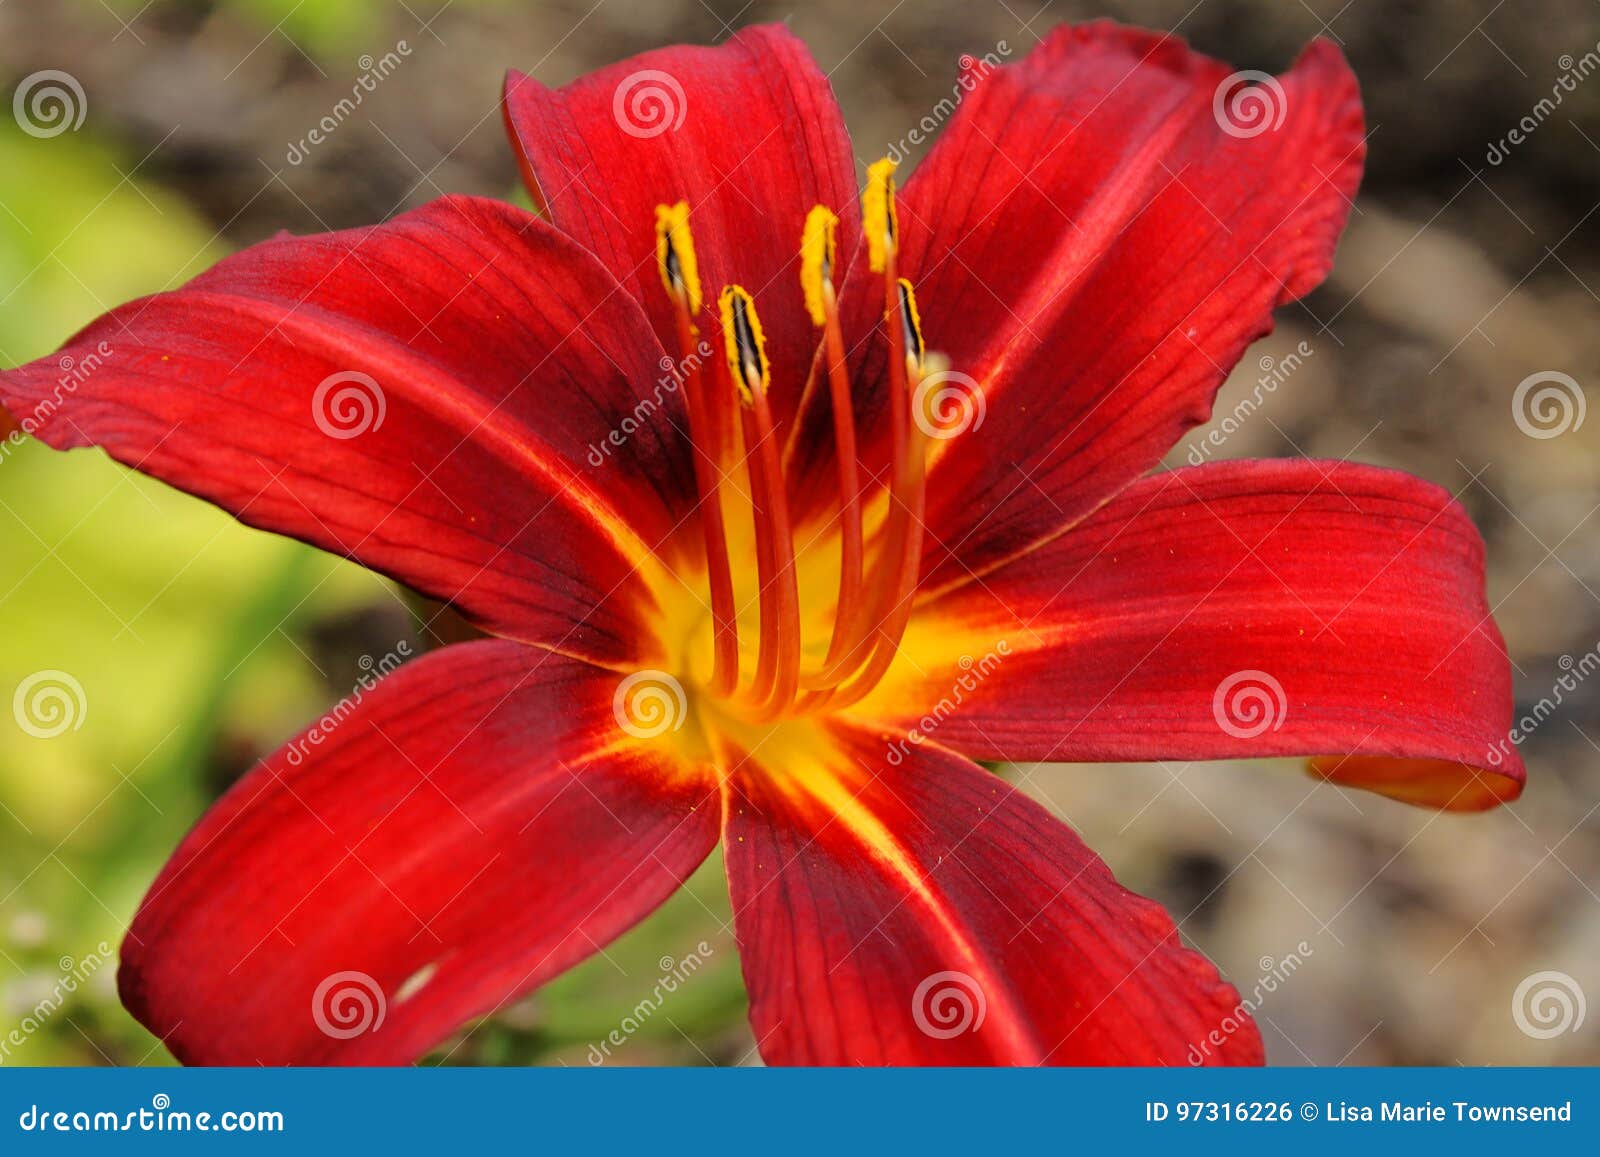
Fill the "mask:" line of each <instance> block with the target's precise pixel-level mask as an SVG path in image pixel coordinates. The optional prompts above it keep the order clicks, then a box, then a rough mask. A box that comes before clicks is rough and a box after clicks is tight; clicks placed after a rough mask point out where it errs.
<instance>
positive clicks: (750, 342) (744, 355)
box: [717, 285, 772, 407]
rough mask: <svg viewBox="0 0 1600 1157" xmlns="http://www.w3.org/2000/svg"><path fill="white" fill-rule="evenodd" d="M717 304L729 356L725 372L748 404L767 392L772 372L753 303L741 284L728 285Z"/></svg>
mask: <svg viewBox="0 0 1600 1157" xmlns="http://www.w3.org/2000/svg"><path fill="white" fill-rule="evenodd" d="M717 305H718V307H719V309H720V310H721V312H722V334H723V342H722V348H723V352H724V353H725V354H726V356H727V359H728V373H729V374H731V375H732V377H733V384H734V386H735V387H736V388H737V389H738V391H739V400H740V401H742V402H743V403H744V404H745V406H747V407H749V406H752V405H754V404H755V399H756V396H757V395H758V394H765V393H766V391H767V386H768V385H769V384H770V382H771V376H772V367H771V365H770V364H769V363H768V362H767V343H766V338H765V337H764V336H763V335H762V333H761V319H760V318H758V317H757V316H756V303H755V301H754V300H753V299H752V298H751V296H750V294H749V293H748V292H746V291H745V289H744V287H743V286H740V285H729V286H727V287H725V288H724V289H723V291H722V294H721V296H720V297H719V298H718V299H717Z"/></svg>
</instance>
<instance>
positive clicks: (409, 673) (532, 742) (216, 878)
mask: <svg viewBox="0 0 1600 1157" xmlns="http://www.w3.org/2000/svg"><path fill="white" fill-rule="evenodd" d="M616 687H617V676H616V675H614V674H610V673H607V672H604V671H601V670H599V669H598V668H595V667H591V666H589V665H587V664H584V663H579V662H575V661H573V660H570V659H565V658H562V657H560V656H557V655H553V654H550V653H548V652H543V651H539V650H536V649H533V648H528V647H523V646H521V645H519V644H516V643H508V642H502V641H498V640H496V641H486V642H477V643H464V644H460V645H457V646H453V647H448V648H446V649H444V650H442V651H436V652H433V653H432V654H429V655H427V656H424V657H423V658H421V659H418V660H416V661H414V662H412V663H408V664H407V665H406V666H404V667H402V668H401V669H400V670H399V671H398V672H396V673H395V674H394V675H392V676H390V677H389V678H387V679H385V680H383V681H382V682H381V683H379V684H378V686H377V687H376V688H375V689H373V690H372V691H371V692H370V693H368V694H367V695H366V696H365V697H364V698H363V699H362V700H361V701H360V702H359V704H357V705H356V706H355V707H354V710H353V711H351V710H349V708H348V704H346V705H341V707H342V708H344V710H343V711H341V710H339V709H336V710H335V711H334V712H332V713H330V714H329V715H328V716H326V717H325V718H324V719H323V720H322V721H321V723H320V724H319V725H318V728H320V733H321V734H322V735H323V736H324V739H323V741H322V742H321V743H320V744H317V743H313V742H312V741H311V740H310V738H309V736H310V735H312V734H315V733H317V732H318V728H314V729H313V731H312V732H308V733H307V734H306V735H302V736H301V737H300V738H299V739H297V740H295V741H294V742H293V743H291V744H290V745H289V746H288V747H286V748H284V749H283V750H281V751H279V752H278V753H277V754H275V755H274V756H272V757H271V758H270V759H268V760H266V761H265V762H264V763H262V764H261V765H260V766H258V767H257V768H256V769H255V770H254V771H252V772H251V773H250V774H249V775H248V776H247V777H246V778H245V779H244V780H242V781H241V782H240V783H239V784H238V785H236V786H235V787H234V788H233V789H232V790H231V791H230V792H229V793H228V795H227V796H226V797H225V798H224V799H223V800H222V802H221V803H219V804H217V806H216V807H214V808H213V809H212V810H211V811H210V812H209V813H208V814H207V815H206V817H205V818H204V819H203V820H202V821H201V822H200V824H199V826H198V827H196V828H195V830H194V831H193V832H192V833H190V835H189V837H188V838H187V839H186V840H185V841H184V843H183V845H182V847H180V848H179V849H178V852H177V854H176V855H175V856H174V857H173V858H172V860H171V862H169V863H168V864H167V866H166V868H165V869H164V870H163V871H162V873H161V875H160V876H159V877H158V878H157V880H156V882H155V884H154V886H153V887H152V888H151V890H150V894H149V895H148V896H146V897H145V900H144V903H143V905H142V906H141V907H140V909H139V913H138V915H137V916H136V917H135V918H134V921H133V925H132V927H131V928H130V929H129V932H128V937H127V940H126V941H125V943H124V944H123V950H122V971H121V974H120V977H119V983H120V987H121V990H122V997H123V1002H124V1003H125V1004H126V1005H127V1006H128V1009H129V1010H130V1011H131V1012H132V1013H133V1014H134V1016H136V1017H138V1018H139V1020H140V1021H141V1022H143V1023H144V1024H145V1025H146V1026H147V1027H148V1028H149V1029H150V1031H151V1032H154V1033H155V1034H156V1035H158V1036H160V1037H161V1038H162V1039H163V1040H164V1041H166V1043H167V1045H168V1047H169V1048H171V1049H172V1051H173V1053H174V1054H175V1055H176V1056H177V1057H178V1058H179V1059H180V1060H182V1061H185V1062H187V1063H192V1064H194V1063H198V1064H235V1065H253V1064H287V1063H293V1064H328V1063H340V1064H394V1063H402V1062H407V1061H410V1060H413V1059H414V1058H416V1057H417V1056H419V1055H420V1054H421V1053H423V1052H424V1051H425V1050H426V1049H428V1048H429V1047H430V1046H432V1045H434V1044H436V1043H437V1042H438V1041H439V1040H440V1039H442V1038H443V1037H445V1036H446V1035H447V1034H448V1033H450V1032H451V1031H452V1030H453V1029H455V1028H456V1027H457V1026H458V1025H460V1024H461V1023H462V1022H463V1021H465V1020H467V1019H468V1018H469V1017H474V1016H479V1015H482V1014H485V1013H488V1012H491V1011H493V1010H494V1009H496V1008H499V1007H501V1006H503V1005H504V1004H505V1003H506V1002H508V1001H511V1000H514V999H516V998H517V997H518V996H519V995H521V994H522V993H525V992H527V991H528V990H529V989H531V988H533V987H534V986H536V985H538V984H540V983H542V982H544V981H545V980H547V979H549V978H550V977H552V976H554V975H555V974H556V973H558V972H560V971H562V970H563V969H565V968H567V967H568V966H570V965H572V964H573V963H575V962H576V961H578V960H580V959H582V958H583V957H585V956H587V955H589V954H590V953H591V952H593V951H595V950H596V949H597V948H598V947H600V946H602V945H604V944H605V943H606V942H607V941H609V940H611V939H612V938H613V937H615V936H616V935H618V934H619V933H620V932H622V931H623V930H624V929H626V928H628V927H629V926H630V925H632V924H633V923H634V922H635V921H637V920H638V919H639V918H640V917H642V916H644V915H645V914H646V913H648V912H649V911H651V910H652V909H653V908H655V906H656V905H657V904H659V903H660V902H661V901H662V900H664V899H665V898H666V897H667V896H668V895H669V894H671V893H672V891H674V890H675V889H676V888H677V887H678V885H679V884H680V883H681V882H682V881H683V880H684V879H685V878H686V877H687V876H688V875H689V874H690V873H691V872H692V871H693V870H694V869H695V867H696V866H697V865H698V864H699V863H700V861H701V860H702V859H704V857H705V856H706V854H707V853H708V852H709V851H710V850H711V848H712V847H713V846H714V844H715V843H716V839H717V817H718V808H717V806H716V786H715V780H714V778H713V777H711V775H710V773H709V771H707V770H705V769H703V768H695V767H692V766H689V765H685V764H680V763H678V762H676V761H674V760H672V759H670V758H668V757H667V756H665V755H663V754H662V751H661V750H660V749H654V748H647V747H646V746H645V745H644V744H642V743H641V744H633V745H631V746H621V747H619V746H618V744H617V738H618V732H617V727H616V722H615V720H614V718H613V714H612V696H613V694H614V692H615V689H616ZM363 995H364V998H365V1000H366V1001H367V1003H368V1004H369V1006H370V1011H368V1012H367V1013H366V1014H365V1016H364V1018H363V1015H362V1012H361V1008H360V1004H361V1000H362V998H363ZM380 1008H381V1010H382V1015H381V1019H380V1018H379V1016H378V1009H380ZM363 1019H364V1020H365V1028H364V1031H357V1030H358V1029H360V1028H362V1026H363Z"/></svg>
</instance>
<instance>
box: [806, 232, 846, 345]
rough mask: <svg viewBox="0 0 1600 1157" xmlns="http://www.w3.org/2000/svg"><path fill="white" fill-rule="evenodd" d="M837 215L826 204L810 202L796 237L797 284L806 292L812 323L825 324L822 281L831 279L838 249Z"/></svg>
mask: <svg viewBox="0 0 1600 1157" xmlns="http://www.w3.org/2000/svg"><path fill="white" fill-rule="evenodd" d="M838 227H839V218H837V217H835V216H834V215H833V211H832V210H830V209H829V208H828V207H827V206H826V205H814V206H812V209H811V212H809V213H807V214H806V228H805V232H804V233H803V234H802V235H801V239H800V288H801V289H802V290H803V291H804V292H805V295H806V312H807V313H809V314H810V315H811V321H812V324H814V325H816V326H818V327H821V326H825V325H827V324H828V311H827V305H826V303H825V302H824V301H823V296H822V287H823V285H825V284H827V285H831V284H832V283H833V267H834V257H835V255H836V252H837V249H838V244H839V242H838Z"/></svg>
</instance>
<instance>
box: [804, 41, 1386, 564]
mask: <svg viewBox="0 0 1600 1157" xmlns="http://www.w3.org/2000/svg"><path fill="white" fill-rule="evenodd" d="M1231 72H1232V70H1231V69H1230V68H1229V67H1228V66H1227V65H1224V64H1221V63H1219V62H1217V61H1215V60H1211V59H1209V58H1207V57H1203V56H1200V55H1199V54H1197V53H1194V52H1191V51H1190V50H1189V49H1188V48H1187V47H1186V46H1185V45H1184V44H1183V42H1182V41H1180V40H1178V39H1177V38H1176V37H1162V36H1161V35H1159V34H1155V33H1149V32H1144V31H1141V30H1137V29H1130V28H1123V27H1119V26H1117V25H1114V24H1109V23H1096V24H1089V25H1084V26H1076V27H1062V28H1058V29H1056V30H1055V31H1053V32H1052V33H1051V34H1050V35H1049V36H1047V37H1046V38H1045V40H1044V41H1043V42H1042V43H1041V44H1039V45H1038V46H1037V47H1036V48H1034V49H1033V51H1032V52H1031V53H1030V54H1029V55H1028V56H1027V57H1026V58H1025V59H1024V60H1022V61H1021V62H1020V63H1017V64H1015V65H1010V66H1004V67H999V68H995V69H992V70H989V71H988V72H987V73H984V70H983V68H982V66H981V65H979V66H977V72H976V73H975V74H974V75H978V76H986V78H985V79H979V80H977V81H976V82H975V83H976V88H975V90H974V91H973V92H972V93H971V94H970V95H968V96H967V97H966V98H965V99H964V100H963V101H962V103H961V105H960V107H959V109H958V110H957V112H956V115H955V116H954V117H953V118H952V120H951V122H950V124H949V125H948V126H947V127H946V129H945V130H944V131H943V133H942V135H941V137H940V138H939V141H938V143H937V144H936V146H935V148H934V149H933V151H932V153H931V154H930V155H929V156H928V158H927V159H926V160H925V161H924V162H923V163H922V164H921V165H919V166H918V167H917V169H916V171H915V172H914V173H913V174H912V175H911V176H910V179H909V180H907V181H906V182H905V188H904V195H903V197H902V198H901V211H900V222H901V235H902V238H903V253H902V257H901V266H900V268H901V272H902V273H903V274H904V275H905V276H907V277H909V278H911V280H912V281H913V282H915V284H916V286H917V294H918V301H919V304H920V306H921V313H922V323H923V332H924V335H925V337H926V339H927V343H928V347H929V348H930V349H936V350H940V351H943V352H944V353H946V354H948V355H949V356H950V359H951V361H952V364H953V369H954V370H955V371H956V372H958V373H961V374H965V375H968V376H969V377H970V378H972V379H975V380H976V381H977V382H978V383H980V385H981V389H982V393H983V410H984V412H983V415H982V418H981V422H980V421H979V420H978V418H977V414H976V408H977V407H976V403H972V404H971V405H970V406H969V410H970V412H971V413H972V419H971V421H972V423H973V424H972V426H971V429H970V430H969V432H968V433H966V434H963V435H961V436H960V437H958V438H955V439H953V440H950V441H947V442H944V443H936V444H935V452H934V462H933V464H932V466H931V469H930V473H929V480H928V488H929V489H928V514H927V522H928V528H929V542H928V545H927V550H926V552H925V554H924V565H923V570H924V574H925V576H926V582H927V583H928V584H929V585H932V586H942V585H945V584H948V583H951V582H955V581H959V580H961V579H963V578H965V577H967V575H968V573H969V571H979V572H981V571H983V570H984V569H986V568H988V567H990V566H993V565H994V564H995V563H996V562H998V561H999V560H1001V559H1003V558H1006V557H1008V556H1010V555H1012V554H1014V553H1016V552H1017V551H1019V550H1021V549H1023V548H1025V547H1026V546H1028V545H1029V544H1032V543H1034V542H1037V541H1039V540H1040V539H1043V538H1046V537H1048V536H1050V535H1051V534H1053V533H1055V532H1057V531H1059V530H1060V529H1061V528H1062V527H1063V526H1066V525H1068V524H1070V523H1071V522H1072V521H1074V520H1076V519H1077V518H1080V517H1082V516H1083V515H1084V514H1086V513H1088V512H1089V511H1090V510H1092V509H1094V507H1095V506H1097V505H1098V504H1099V503H1100V502H1102V501H1104V500H1105V499H1106V498H1107V497H1108V496H1110V495H1111V494H1114V493H1115V492H1116V491H1117V490H1118V489H1119V488H1120V487H1122V486H1123V485H1125V484H1127V483H1128V482H1130V481H1132V480H1133V479H1134V478H1136V477H1138V476H1139V475H1141V474H1143V473H1144V472H1146V471H1147V470H1149V469H1150V468H1152V467H1153V466H1154V465H1155V464H1156V463H1157V462H1159V461H1160V459H1161V457H1162V455H1163V454H1165V453H1166V451H1167V450H1168V449H1170V448H1171V447H1172V446H1173V444H1174V443H1175V442H1176V441H1177V439H1178V437H1179V436H1180V435H1181V433H1182V432H1183V431H1184V430H1185V429H1187V428H1188V427H1190V426H1193V425H1195V424H1196V423H1198V422H1202V421H1204V420H1205V419H1206V417H1207V416H1208V415H1209V413H1210V410H1211V404H1212V399H1213V397H1214V395H1215V393H1216V389H1217V387H1218V386H1219V385H1220V384H1221V382H1222V379H1223V377H1224V375H1225V373H1226V371H1227V370H1228V369H1229V368H1230V367H1231V366H1232V365H1233V364H1234V363H1235V362H1236V361H1237V360H1238V359H1239V356H1240V354H1241V352H1242V351H1243V350H1244V348H1245V346H1246V345H1248V344H1249V343H1250V342H1251V341H1253V340H1255V339H1256V338H1258V337H1260V336H1261V335H1262V334H1264V333H1266V332H1267V331H1268V330H1269V329H1270V328H1271V320H1270V311H1271V310H1272V309H1273V308H1274V307H1276V306H1279V305H1282V304H1283V303H1285V302H1287V301H1290V300H1293V299H1294V298H1296V297H1299V296H1301V295H1302V294H1304V293H1306V292H1307V291H1309V290H1310V289H1311V288H1312V287H1313V286H1315V285H1316V284H1317V283H1318V282H1319V281H1321V280H1322V278H1323V277H1324V276H1325V275H1326V273H1327V272H1328V269H1329V267H1330V265H1331V263H1332V259H1333V250H1334V243H1335V241H1336V239H1337V238H1338V236H1339V233H1340V231H1341V229H1342V228H1343V226H1344V222H1345V218H1346V216H1347V214H1348V212H1349V202H1348V198H1349V197H1351V196H1353V195H1354V194H1355V190H1356V185H1357V183H1358V182H1359V180H1360V174H1361V167H1362V161H1363V158H1364V154H1365V148H1364V144H1363V136H1362V134H1363V128H1362V114H1361V102H1360V97H1359V93H1358V91H1357V86H1356V81H1355V77H1354V76H1353V75H1352V74H1351V72H1350V69H1349V67H1348V66H1347V65H1346V64H1345V61H1344V59H1343V58H1342V57H1341V56H1340V54H1339V52H1338V50H1337V49H1336V48H1334V46H1333V45H1332V44H1329V43H1327V42H1322V41H1319V42H1317V43H1315V44H1313V45H1311V47H1310V48H1308V49H1307V50H1306V52H1305V53H1304V54H1303V55H1302V56H1301V58H1300V59H1299V61H1298V62H1297V63H1296V64H1295V66H1294V68H1293V69H1292V70H1291V71H1289V72H1288V73H1286V74H1285V75H1283V76H1282V77H1280V78H1277V79H1276V80H1274V81H1273V85H1276V86H1277V88H1276V89H1274V88H1273V87H1272V86H1267V85H1262V86H1260V87H1259V88H1258V89H1257V91H1256V93H1255V94H1254V95H1257V96H1263V97H1264V98H1265V106H1264V107H1265V112H1266V114H1267V116H1268V117H1269V118H1276V116H1277V115H1279V114H1280V113H1281V116H1282V122H1281V124H1277V125H1276V127H1271V128H1267V129H1266V130H1265V131H1262V132H1259V133H1257V134H1256V135H1252V136H1236V135H1231V134H1230V133H1229V132H1227V131H1225V129H1224V127H1223V123H1222V121H1221V120H1219V117H1218V115H1217V112H1216V108H1215V100H1216V97H1217V94H1218V92H1219V89H1220V90H1221V91H1222V92H1223V94H1224V109H1225V110H1226V108H1227V100H1226V98H1227V96H1228V94H1230V93H1231V92H1232V91H1233V90H1232V88H1231V82H1230V81H1229V77H1230V73H1231ZM1246 103H1247V104H1248V101H1247V102H1246ZM1257 107H1258V108H1260V107H1262V106H1261V105H1260V104H1258V105H1257ZM1224 119H1225V118H1224ZM1229 123H1233V122H1229ZM1251 128H1252V126H1251V125H1250V124H1248V123H1246V124H1244V125H1243V128H1242V129H1241V130H1240V131H1243V132H1249V131H1250V129H1251ZM854 274H855V276H853V277H852V278H851V279H850V283H849V284H848V285H847V287H846V289H845V296H846V298H847V299H848V300H847V302H846V305H847V310H846V312H847V314H848V315H849V317H850V318H851V321H850V326H851V331H852V332H854V333H858V334H859V333H864V332H866V328H867V327H868V326H870V325H872V324H874V322H875V318H876V315H877V313H878V312H879V311H880V310H881V306H882V293H881V290H880V289H879V288H878V287H877V286H876V285H875V284H873V282H872V279H870V278H867V277H865V276H864V274H865V268H864V266H861V265H858V266H857V268H856V269H855V270H854ZM881 364H882V344H881V343H866V344H864V345H863V346H862V354H861V356H860V357H858V361H857V372H858V373H859V374H860V379H859V380H861V381H862V382H863V383H881V382H882V380H883V371H882V369H881ZM958 389H961V390H962V391H963V392H964V393H966V394H967V395H968V397H969V398H970V391H967V390H965V388H964V387H958ZM813 396H814V399H815V402H816V403H817V405H816V407H815V408H816V409H817V410H818V411H819V413H817V414H816V415H808V417H809V418H810V420H809V421H808V422H807V423H806V426H805V430H806V436H807V438H808V439H809V445H810V449H809V450H804V449H802V450H801V451H797V452H800V453H801V454H802V457H804V458H807V459H809V458H811V457H814V456H815V453H816V452H817V451H822V452H823V453H824V454H825V453H826V445H825V444H826V442H827V438H826V436H825V433H826V429H827V426H826V421H825V420H824V419H825V417H826V415H825V413H822V412H821V411H825V410H826V406H825V397H826V391H814V395H813ZM881 397H882V394H881V387H880V388H879V389H876V390H872V391H868V392H867V396H866V397H865V398H864V399H863V403H862V408H863V409H864V410H866V411H867V417H866V418H865V419H864V421H865V424H866V425H867V427H868V430H867V432H866V433H865V434H864V435H863V441H864V442H865V443H867V445H868V448H869V453H873V454H877V455H879V456H880V457H881V455H882V454H883V452H884V448H885V446H886V441H885V439H883V437H882V432H883V428H884V426H885V425H886V422H884V421H883V414H882V407H881V404H880V403H881ZM819 434H820V435H823V436H821V437H817V436H816V435H819ZM817 476H818V477H822V478H826V476H827V472H826V470H819V471H818V474H817Z"/></svg>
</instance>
